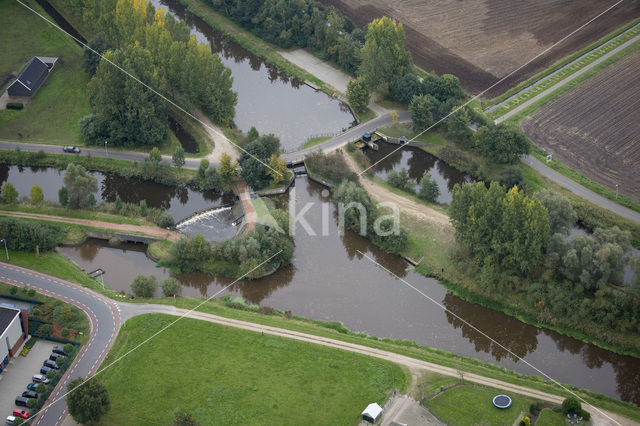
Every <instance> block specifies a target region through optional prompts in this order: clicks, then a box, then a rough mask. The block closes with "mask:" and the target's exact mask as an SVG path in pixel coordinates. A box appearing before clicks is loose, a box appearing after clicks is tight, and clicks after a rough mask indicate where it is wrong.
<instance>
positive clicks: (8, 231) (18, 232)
mask: <svg viewBox="0 0 640 426" xmlns="http://www.w3.org/2000/svg"><path fill="white" fill-rule="evenodd" d="M0 235H2V236H3V237H4V238H5V239H6V241H7V246H8V247H9V248H10V249H12V250H22V251H30V252H33V251H35V249H36V246H38V248H39V250H40V251H49V250H53V249H54V248H55V247H57V246H58V244H60V243H62V240H63V239H64V236H65V232H64V230H63V229H62V228H61V227H60V226H58V225H52V224H44V223H38V222H28V221H23V220H19V219H14V218H2V219H0ZM24 290H25V292H26V289H24ZM33 295H35V290H34V292H33V293H32V294H31V296H32V297H33Z"/></svg>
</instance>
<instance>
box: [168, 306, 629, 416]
mask: <svg viewBox="0 0 640 426" xmlns="http://www.w3.org/2000/svg"><path fill="white" fill-rule="evenodd" d="M159 309H161V310H162V313H167V311H166V309H165V308H164V307H162V306H160V307H159ZM173 315H179V316H185V317H187V318H193V319H199V320H203V321H208V322H212V323H215V324H220V325H224V326H228V327H235V328H239V329H243V330H249V331H254V332H257V333H264V334H270V335H273V336H279V337H284V338H287V339H295V340H298V341H302V342H308V343H314V344H317V345H322V346H327V347H332V348H336V349H342V350H345V351H349V352H354V353H359V354H362V355H368V356H372V357H375V358H379V359H384V360H387V361H391V362H394V363H396V364H399V365H402V366H405V367H407V368H409V369H410V370H411V371H413V370H420V371H432V372H435V373H438V374H443V375H445V376H451V377H460V371H459V370H458V369H456V368H451V367H445V366H442V365H438V364H434V363H431V362H427V361H422V360H418V359H414V358H410V357H408V356H405V355H400V354H396V353H394V352H388V351H385V350H382V349H376V348H370V347H368V346H362V345H358V344H355V343H349V342H343V341H341V340H335V339H331V338H329V337H321V336H316V335H313V334H307V333H301V332H298V331H292V330H286V329H283V328H278V327H272V326H269V325H262V324H255V323H252V322H247V321H241V320H236V319H230V318H225V317H220V316H217V315H213V314H207V313H203V312H195V311H188V310H186V309H175V312H174V313H173ZM463 374H464V380H467V381H469V382H473V383H479V384H481V385H484V386H489V387H494V388H497V389H502V390H505V391H507V392H513V393H517V394H520V395H525V396H529V397H532V398H537V399H540V400H544V401H549V402H553V403H555V404H561V403H562V401H563V400H564V398H563V397H561V396H558V395H554V394H550V393H547V392H543V391H540V390H537V389H533V388H529V387H526V386H521V385H515V384H512V383H507V382H504V381H502V380H498V379H493V378H491V377H485V376H481V375H478V374H474V373H467V372H465V373H463ZM583 407H584V408H585V410H587V411H589V412H590V413H591V416H592V423H593V424H596V425H616V424H620V425H640V423H638V422H634V421H632V420H630V419H628V418H626V417H624V416H621V415H619V414H615V413H611V412H608V411H604V410H601V409H596V408H595V407H593V406H591V405H588V404H583Z"/></svg>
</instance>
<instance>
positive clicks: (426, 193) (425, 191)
mask: <svg viewBox="0 0 640 426" xmlns="http://www.w3.org/2000/svg"><path fill="white" fill-rule="evenodd" d="M439 196H440V188H438V183H437V182H436V181H435V180H434V179H431V175H430V174H429V172H424V175H422V179H421V180H420V188H419V189H418V197H419V198H420V199H422V200H425V201H428V202H430V203H435V202H436V200H437V199H438V197H439Z"/></svg>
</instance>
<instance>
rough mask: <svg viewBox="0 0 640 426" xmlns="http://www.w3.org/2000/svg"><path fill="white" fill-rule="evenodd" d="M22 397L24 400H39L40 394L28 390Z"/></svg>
mask: <svg viewBox="0 0 640 426" xmlns="http://www.w3.org/2000/svg"><path fill="white" fill-rule="evenodd" d="M22 396H23V397H24V398H38V393H37V392H36V391H32V390H28V391H24V392H22Z"/></svg>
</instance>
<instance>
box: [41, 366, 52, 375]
mask: <svg viewBox="0 0 640 426" xmlns="http://www.w3.org/2000/svg"><path fill="white" fill-rule="evenodd" d="M52 370H53V368H49V367H45V366H42V368H41V369H40V374H47V373H48V372H49V371H52Z"/></svg>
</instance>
